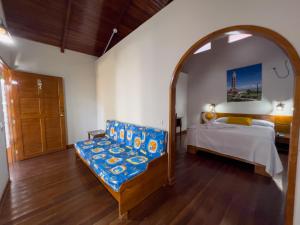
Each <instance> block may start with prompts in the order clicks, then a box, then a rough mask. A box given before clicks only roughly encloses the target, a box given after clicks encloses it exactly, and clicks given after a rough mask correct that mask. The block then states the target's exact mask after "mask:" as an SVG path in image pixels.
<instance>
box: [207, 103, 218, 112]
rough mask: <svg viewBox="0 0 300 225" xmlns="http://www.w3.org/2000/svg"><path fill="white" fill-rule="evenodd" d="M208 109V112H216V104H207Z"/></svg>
mask: <svg viewBox="0 0 300 225" xmlns="http://www.w3.org/2000/svg"><path fill="white" fill-rule="evenodd" d="M208 109H209V111H210V112H216V104H214V103H211V104H209V105H208Z"/></svg>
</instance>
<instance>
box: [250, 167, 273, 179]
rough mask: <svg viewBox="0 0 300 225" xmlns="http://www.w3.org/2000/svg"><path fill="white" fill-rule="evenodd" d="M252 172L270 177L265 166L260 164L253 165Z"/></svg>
mask: <svg viewBox="0 0 300 225" xmlns="http://www.w3.org/2000/svg"><path fill="white" fill-rule="evenodd" d="M254 173H256V174H258V175H261V176H264V177H271V176H270V175H269V174H268V173H267V172H266V167H265V166H262V165H254Z"/></svg>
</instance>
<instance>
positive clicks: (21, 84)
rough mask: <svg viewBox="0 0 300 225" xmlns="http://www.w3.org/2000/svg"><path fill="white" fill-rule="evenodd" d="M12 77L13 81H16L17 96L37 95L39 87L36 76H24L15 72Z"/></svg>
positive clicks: (28, 96)
mask: <svg viewBox="0 0 300 225" xmlns="http://www.w3.org/2000/svg"><path fill="white" fill-rule="evenodd" d="M14 78H15V79H14V81H16V84H15V86H16V87H17V88H18V96H19V97H20V98H26V97H27V98H30V97H38V95H39V89H38V86H37V78H36V76H31V75H28V74H26V75H25V76H24V75H23V73H21V72H17V73H16V74H15V77H14Z"/></svg>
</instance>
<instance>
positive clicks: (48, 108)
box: [43, 97, 59, 118]
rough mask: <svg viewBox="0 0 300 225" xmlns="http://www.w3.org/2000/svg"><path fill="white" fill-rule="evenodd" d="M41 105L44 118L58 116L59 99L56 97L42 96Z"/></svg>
mask: <svg viewBox="0 0 300 225" xmlns="http://www.w3.org/2000/svg"><path fill="white" fill-rule="evenodd" d="M43 106H44V114H45V117H46V118H47V117H58V116H59V99H58V98H57V97H56V98H43Z"/></svg>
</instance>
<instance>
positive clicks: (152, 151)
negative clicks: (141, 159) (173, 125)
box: [140, 128, 167, 159]
mask: <svg viewBox="0 0 300 225" xmlns="http://www.w3.org/2000/svg"><path fill="white" fill-rule="evenodd" d="M145 134H146V135H145V142H144V144H143V146H142V148H141V150H140V152H141V153H143V154H144V155H147V156H148V157H149V158H150V159H154V158H157V157H160V156H162V155H164V154H165V152H166V149H167V132H166V131H163V130H159V129H155V128H146V129H145Z"/></svg>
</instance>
